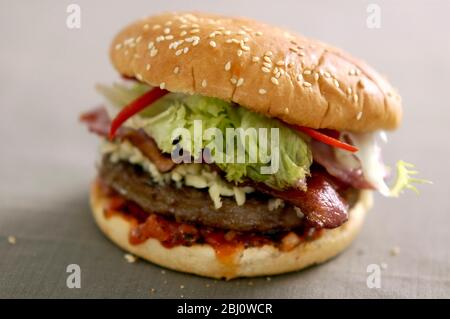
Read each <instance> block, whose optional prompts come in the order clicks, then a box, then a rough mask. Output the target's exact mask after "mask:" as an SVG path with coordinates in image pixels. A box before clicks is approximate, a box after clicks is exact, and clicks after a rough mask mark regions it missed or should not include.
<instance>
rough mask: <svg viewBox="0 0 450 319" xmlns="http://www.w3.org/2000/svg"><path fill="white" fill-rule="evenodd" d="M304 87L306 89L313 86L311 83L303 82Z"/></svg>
mask: <svg viewBox="0 0 450 319" xmlns="http://www.w3.org/2000/svg"><path fill="white" fill-rule="evenodd" d="M303 86H304V87H305V88H310V87H311V86H312V85H311V83H309V82H306V81H305V82H303Z"/></svg>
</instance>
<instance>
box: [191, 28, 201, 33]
mask: <svg viewBox="0 0 450 319" xmlns="http://www.w3.org/2000/svg"><path fill="white" fill-rule="evenodd" d="M199 32H200V29H192V30H191V31H190V33H191V34H194V33H199Z"/></svg>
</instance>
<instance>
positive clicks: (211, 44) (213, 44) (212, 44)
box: [209, 41, 217, 48]
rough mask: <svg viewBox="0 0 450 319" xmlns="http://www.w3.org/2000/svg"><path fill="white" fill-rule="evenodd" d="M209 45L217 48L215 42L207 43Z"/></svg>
mask: <svg viewBox="0 0 450 319" xmlns="http://www.w3.org/2000/svg"><path fill="white" fill-rule="evenodd" d="M209 45H210V46H212V47H213V48H215V47H216V46H217V44H216V42H215V41H209Z"/></svg>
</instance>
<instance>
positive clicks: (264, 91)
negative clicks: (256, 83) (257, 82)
mask: <svg viewBox="0 0 450 319" xmlns="http://www.w3.org/2000/svg"><path fill="white" fill-rule="evenodd" d="M258 93H259V94H261V95H264V94H266V93H267V91H266V90H264V89H259V90H258Z"/></svg>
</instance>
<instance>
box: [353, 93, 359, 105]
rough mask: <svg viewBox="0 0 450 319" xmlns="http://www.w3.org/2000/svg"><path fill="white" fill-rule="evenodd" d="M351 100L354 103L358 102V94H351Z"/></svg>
mask: <svg viewBox="0 0 450 319" xmlns="http://www.w3.org/2000/svg"><path fill="white" fill-rule="evenodd" d="M353 101H354V102H355V103H358V94H356V93H355V94H353Z"/></svg>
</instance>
